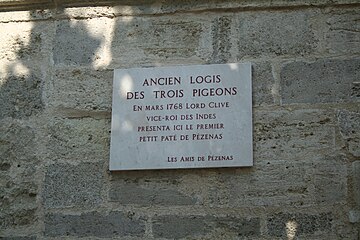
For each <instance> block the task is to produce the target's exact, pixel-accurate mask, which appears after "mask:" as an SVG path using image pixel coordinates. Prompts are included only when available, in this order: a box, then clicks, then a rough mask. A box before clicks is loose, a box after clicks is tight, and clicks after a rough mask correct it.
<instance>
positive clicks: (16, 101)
mask: <svg viewBox="0 0 360 240" xmlns="http://www.w3.org/2000/svg"><path fill="white" fill-rule="evenodd" d="M0 82H3V84H2V85H1V87H0V109H1V111H0V119H2V118H5V117H12V118H25V117H29V116H31V115H33V114H37V113H40V112H41V111H42V110H43V107H44V106H43V102H42V98H41V95H42V86H41V79H40V78H39V77H38V76H36V75H35V74H30V75H21V76H9V77H7V78H6V79H4V80H0Z"/></svg>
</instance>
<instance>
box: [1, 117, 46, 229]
mask: <svg viewBox="0 0 360 240" xmlns="http://www.w3.org/2000/svg"><path fill="white" fill-rule="evenodd" d="M34 138H35V132H34V129H32V128H31V127H29V126H27V125H25V124H22V123H21V122H18V121H11V120H9V119H5V120H1V121H0V153H1V154H0V186H1V187H0V233H1V231H4V230H5V229H12V228H19V227H26V226H31V225H33V224H34V223H36V221H37V217H36V211H37V208H38V206H37V204H36V197H37V195H38V183H37V182H36V180H35V179H34V177H35V175H36V166H37V165H38V163H39V160H38V159H37V156H36V145H35V142H34ZM29 234H31V233H29ZM0 236H1V235H0Z"/></svg>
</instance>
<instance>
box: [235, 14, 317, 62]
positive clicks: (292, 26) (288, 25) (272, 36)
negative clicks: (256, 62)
mask: <svg viewBox="0 0 360 240" xmlns="http://www.w3.org/2000/svg"><path fill="white" fill-rule="evenodd" d="M314 14H315V13H314V12H311V11H291V12H266V11H263V12H247V13H244V14H241V15H238V16H237V19H236V21H235V23H234V25H235V30H236V33H235V35H234V37H235V38H236V39H237V45H238V59H241V60H242V59H247V58H255V57H256V58H258V57H274V56H304V55H309V54H312V53H314V52H316V49H317V47H318V39H316V37H315V34H314V31H313V29H312V28H311V23H310V20H311V17H312V16H313V15H314Z"/></svg>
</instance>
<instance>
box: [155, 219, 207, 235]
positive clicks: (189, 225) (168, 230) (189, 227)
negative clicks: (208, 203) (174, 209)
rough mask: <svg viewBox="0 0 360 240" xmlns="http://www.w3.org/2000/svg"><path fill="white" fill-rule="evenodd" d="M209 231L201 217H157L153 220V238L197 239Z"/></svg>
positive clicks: (205, 221) (205, 220)
mask: <svg viewBox="0 0 360 240" xmlns="http://www.w3.org/2000/svg"><path fill="white" fill-rule="evenodd" d="M210 231H211V227H210V225H209V223H208V222H207V219H206V217H203V216H177V215H167V216H158V217H155V218H154V219H153V234H154V237H161V238H170V239H179V238H184V237H198V236H201V235H205V234H206V233H208V232H210Z"/></svg>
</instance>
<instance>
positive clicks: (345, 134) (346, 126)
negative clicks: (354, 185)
mask: <svg viewBox="0 0 360 240" xmlns="http://www.w3.org/2000/svg"><path fill="white" fill-rule="evenodd" d="M337 118H338V125H339V128H340V134H341V136H342V138H343V139H344V140H345V147H346V149H347V150H348V151H349V152H350V153H351V154H353V155H354V156H357V157H359V156H360V148H359V146H360V112H351V111H347V110H340V111H338V112H337ZM359 186H360V185H359Z"/></svg>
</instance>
